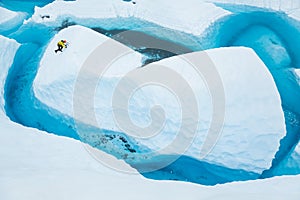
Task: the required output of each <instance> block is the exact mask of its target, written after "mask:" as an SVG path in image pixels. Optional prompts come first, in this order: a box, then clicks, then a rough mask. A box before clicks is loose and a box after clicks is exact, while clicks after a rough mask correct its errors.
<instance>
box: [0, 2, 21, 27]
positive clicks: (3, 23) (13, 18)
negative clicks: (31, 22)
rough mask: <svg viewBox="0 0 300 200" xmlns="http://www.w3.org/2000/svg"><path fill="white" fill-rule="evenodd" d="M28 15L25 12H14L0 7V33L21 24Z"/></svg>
mask: <svg viewBox="0 0 300 200" xmlns="http://www.w3.org/2000/svg"><path fill="white" fill-rule="evenodd" d="M25 17H26V14H25V13H22V12H14V11H11V10H8V9H6V8H3V7H0V33H1V32H4V31H8V30H10V29H12V28H14V27H16V26H17V25H21V24H22V23H23V21H24V19H25Z"/></svg>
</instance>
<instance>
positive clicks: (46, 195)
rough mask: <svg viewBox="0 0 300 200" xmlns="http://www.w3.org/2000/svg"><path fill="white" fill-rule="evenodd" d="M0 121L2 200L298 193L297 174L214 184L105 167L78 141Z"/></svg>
mask: <svg viewBox="0 0 300 200" xmlns="http://www.w3.org/2000/svg"><path fill="white" fill-rule="evenodd" d="M0 123H1V127H0V129H1V130H0V141H1V142H0V143H1V145H0V161H1V165H0V175H1V176H0V198H1V199H3V200H13V199H45V200H47V199H74V200H76V199H83V198H87V199H99V197H102V198H109V199H121V198H126V199H127V198H128V199H133V200H134V199H146V200H147V199H168V198H172V199H183V198H186V197H189V199H195V200H196V199H199V197H201V198H204V199H211V198H213V199H216V200H217V199H222V200H223V199H240V198H241V197H238V196H237V194H240V195H242V198H243V199H253V198H266V199H267V198H272V199H275V200H277V199H278V200H282V199H289V200H297V199H298V198H299V189H300V188H299V184H298V183H299V181H300V176H294V177H276V178H272V179H268V180H257V181H250V182H244V183H242V182H237V183H231V184H226V185H217V186H215V187H205V186H201V185H196V184H190V183H183V182H172V181H152V180H148V179H145V178H143V177H141V176H140V175H132V174H131V175H128V174H122V173H118V172H116V171H114V170H112V169H109V168H106V167H105V166H103V165H102V164H101V163H99V162H97V161H96V160H95V159H93V158H92V157H91V156H90V154H89V153H88V152H87V151H86V149H85V147H84V145H83V144H81V143H80V142H79V141H76V140H73V139H70V138H65V137H58V136H55V135H51V134H47V133H45V132H42V131H38V130H36V129H32V128H25V127H22V126H20V125H18V124H15V123H12V122H10V121H8V120H7V119H4V118H3V115H2V114H1V115H0ZM120 162H122V161H120ZM123 164H125V163H123ZM16 191H17V192H16Z"/></svg>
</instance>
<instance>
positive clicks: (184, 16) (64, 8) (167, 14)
mask: <svg viewBox="0 0 300 200" xmlns="http://www.w3.org/2000/svg"><path fill="white" fill-rule="evenodd" d="M191 5H193V6H191ZM191 13H199V14H197V15H191ZM228 14H230V12H228V11H225V10H223V9H221V8H218V7H216V6H215V5H213V4H211V3H205V2H201V1H198V0H188V1H177V2H176V3H174V1H172V0H155V1H139V0H137V1H135V4H133V3H132V2H125V1H120V0H112V1H105V0H101V1H99V0H77V1H73V2H66V1H54V2H53V3H50V4H48V5H47V6H45V7H43V8H38V7H36V8H35V13H34V15H33V16H32V18H31V19H30V20H29V21H28V22H30V21H34V22H38V23H44V24H46V25H52V26H55V25H56V26H59V25H60V24H61V23H62V22H63V20H66V19H68V20H71V21H73V22H75V23H79V24H82V25H86V26H95V25H96V24H98V25H99V26H100V27H103V28H108V29H128V28H132V27H139V24H140V25H141V24H144V22H143V21H147V22H150V23H154V24H157V25H160V26H163V27H166V28H170V29H175V30H178V31H182V32H186V33H192V34H194V35H199V34H201V33H202V32H203V31H204V30H205V29H206V28H207V27H208V26H209V25H210V24H211V23H213V22H214V21H216V20H218V19H220V18H221V17H223V16H226V15H228ZM44 15H49V16H50V18H44V19H43V18H41V16H44ZM74 16H76V17H74ZM112 19H116V20H117V22H116V23H111V20H112ZM136 19H138V20H136ZM97 20H98V23H97ZM105 20H106V21H105ZM99 21H100V22H101V23H99ZM174 21H176V23H174ZM122 22H123V23H122Z"/></svg>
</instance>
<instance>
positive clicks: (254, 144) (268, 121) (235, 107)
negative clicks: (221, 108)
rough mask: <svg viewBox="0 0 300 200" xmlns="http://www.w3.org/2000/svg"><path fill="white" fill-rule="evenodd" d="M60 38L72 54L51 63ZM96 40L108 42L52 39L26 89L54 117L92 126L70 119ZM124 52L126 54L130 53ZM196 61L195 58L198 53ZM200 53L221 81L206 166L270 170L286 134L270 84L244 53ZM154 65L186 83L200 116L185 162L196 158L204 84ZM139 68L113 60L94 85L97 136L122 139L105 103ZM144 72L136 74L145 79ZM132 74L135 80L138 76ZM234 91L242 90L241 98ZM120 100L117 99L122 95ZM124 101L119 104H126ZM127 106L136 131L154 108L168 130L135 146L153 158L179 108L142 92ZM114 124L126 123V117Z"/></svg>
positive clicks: (206, 115) (85, 36)
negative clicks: (217, 127)
mask: <svg viewBox="0 0 300 200" xmlns="http://www.w3.org/2000/svg"><path fill="white" fill-rule="evenodd" d="M74 33H76V34H74ZM59 38H66V39H67V40H68V41H70V43H71V47H70V48H68V49H66V50H65V52H63V54H59V55H56V54H55V53H54V49H55V48H56V46H55V44H56V41H57V40H58V39H59ZM79 38H80V41H79ZM103 39H107V38H106V37H105V36H103V35H100V34H98V33H96V32H93V31H91V30H89V29H87V28H83V27H81V26H73V27H70V28H67V29H64V30H63V31H61V32H60V33H59V34H58V35H56V36H55V37H54V39H53V40H52V42H51V43H50V45H49V46H48V49H47V50H46V52H45V54H44V56H43V59H42V61H41V64H40V68H39V70H38V74H37V76H36V79H35V80H34V84H33V87H34V92H35V95H36V97H37V98H38V99H39V100H40V101H41V102H43V103H45V104H46V105H47V106H49V107H51V108H53V109H56V110H59V111H60V112H62V113H63V114H65V115H68V116H71V117H74V118H76V119H79V120H83V122H85V123H87V124H92V125H94V126H98V124H94V123H93V121H92V120H90V117H89V115H90V113H89V112H88V111H86V110H85V111H84V112H81V113H83V114H84V116H83V117H82V116H81V117H80V118H78V116H74V115H73V111H74V110H73V109H74V108H73V100H74V96H73V92H74V85H75V82H76V80H77V79H78V75H79V73H78V72H79V70H80V68H81V67H82V64H83V62H84V60H85V59H86V58H87V56H88V53H90V52H91V51H92V50H94V49H95V47H96V46H97V45H99V44H101V42H102V41H103ZM95 41H99V42H95ZM82 45H84V46H82ZM128 51H129V52H133V50H130V49H128ZM198 53H199V55H200V54H201V52H198ZM207 53H208V56H209V57H210V59H212V61H213V62H214V64H215V66H216V68H217V71H218V72H219V74H220V77H221V79H222V81H223V86H224V89H225V91H224V92H225V96H226V98H225V102H226V105H225V113H226V115H225V121H224V127H223V131H222V132H221V137H220V140H219V142H218V143H217V145H216V146H215V148H214V150H213V151H212V152H211V154H210V155H209V156H207V157H206V158H205V161H208V162H210V163H213V164H217V165H221V166H225V167H228V168H232V169H241V170H245V171H249V172H254V173H261V172H262V171H263V170H265V169H267V168H269V167H270V166H271V161H272V159H273V156H274V154H275V153H276V151H277V150H278V147H279V141H280V139H281V138H282V137H283V136H284V135H285V132H286V131H285V123H284V116H283V112H282V109H281V101H280V97H279V94H278V91H277V88H276V85H275V83H274V81H273V78H272V76H271V74H270V73H269V71H268V70H267V68H266V66H265V65H264V64H263V62H262V61H261V60H260V59H259V58H258V56H257V55H256V54H255V53H254V51H253V50H251V49H248V48H242V47H241V48H224V49H215V50H209V51H207ZM195 54H197V53H195ZM237 55H238V56H237ZM128 59H130V63H129V62H127V61H128ZM124 64H125V65H124ZM157 64H162V65H167V66H168V67H169V68H170V69H172V70H175V71H177V72H178V73H179V74H180V75H181V76H182V77H184V78H185V79H186V80H189V81H188V83H189V84H190V85H191V87H192V89H193V92H194V93H195V94H196V96H197V99H198V100H197V102H198V104H199V113H201V115H200V118H199V120H200V123H199V122H197V119H194V120H196V122H195V123H196V124H199V125H200V126H199V128H198V130H197V137H196V139H195V141H194V143H193V145H192V146H191V147H190V148H189V149H188V151H187V153H186V155H189V156H192V157H194V158H199V146H201V145H202V144H203V143H204V139H205V136H206V132H207V130H208V128H209V124H210V122H211V116H212V105H211V98H210V93H209V91H208V90H207V87H206V86H205V82H203V79H201V78H200V79H199V75H197V74H196V73H195V72H194V71H193V70H192V69H190V66H189V65H188V64H187V63H186V62H184V61H183V60H182V59H181V58H180V57H172V58H169V59H165V60H162V61H159V62H157ZM140 65H141V55H140V54H138V53H132V54H131V53H130V54H128V55H126V56H124V57H122V58H121V59H119V60H117V62H115V63H114V64H113V66H112V67H111V68H110V69H114V70H117V73H116V72H112V71H113V70H110V72H109V73H106V74H105V75H104V76H103V77H102V79H101V81H99V85H98V87H97V89H96V91H95V96H93V97H91V98H95V102H97V103H95V108H91V109H95V111H96V118H97V120H98V122H101V125H100V128H105V129H108V130H114V131H116V130H117V131H122V129H120V127H118V124H117V123H116V122H115V120H114V115H113V109H112V97H113V95H114V89H115V87H116V84H117V83H118V81H119V80H120V78H121V77H122V75H124V74H126V73H127V72H129V71H131V70H135V69H136V68H137V67H139V66H140ZM151 66H152V65H151V64H150V65H149V66H145V67H143V68H142V69H145V70H146V72H147V70H148V69H151ZM136 70H137V72H138V71H139V70H140V69H136ZM89 76H90V78H89V79H90V80H91V79H93V78H95V77H94V76H95V75H93V73H91V74H90V75H89ZM96 78H97V77H96ZM167 78H168V77H166V79H167ZM130 81H135V80H130ZM89 83H90V82H89V80H87V82H86V83H85V84H87V85H88V86H87V88H90V87H92V86H90V84H89ZM129 85H130V84H129ZM241 88H243V89H242V90H241ZM121 93H122V94H123V93H124V92H122V91H121ZM125 95H126V94H124V96H122V97H121V98H120V99H123V98H126V96H125ZM88 99H90V98H87V99H86V100H84V101H83V103H85V102H89V100H88ZM130 101H131V102H130V104H129V113H130V117H131V119H132V120H133V121H134V123H135V124H136V125H138V126H141V127H144V126H147V123H149V120H150V119H149V117H148V116H149V110H150V108H151V106H153V105H155V104H158V105H162V106H163V108H164V109H165V111H166V115H167V119H168V122H167V123H166V126H165V128H164V129H163V130H162V132H161V133H162V134H160V135H158V136H156V137H154V138H152V139H151V140H140V141H139V142H140V143H141V144H144V145H145V146H147V147H148V148H151V149H153V150H154V149H157V148H161V147H163V146H165V145H167V144H168V142H169V141H170V138H173V137H174V134H175V133H176V132H177V131H178V130H179V127H180V123H181V122H180V120H181V119H180V117H179V116H180V106H178V104H177V103H176V100H174V99H172V98H171V97H170V95H168V93H166V91H164V90H160V89H159V90H155V89H153V88H152V89H151V88H150V89H148V90H147V89H146V90H144V91H143V90H141V91H140V93H139V94H138V95H135V96H133V98H132V99H130ZM81 107H83V106H81ZM75 109H76V108H75ZM189 110H193V108H189ZM121 117H123V119H125V118H124V117H125V116H121ZM191 122H193V120H191ZM128 126H129V125H128ZM189 131H190V130H189V129H187V133H185V134H186V135H188V134H189V133H188V132H189ZM127 134H129V133H127ZM129 135H130V134H129ZM188 139H189V138H188ZM266 146H267V148H266ZM237 147H238V148H237ZM169 153H170V154H176V153H178V152H177V148H176V147H173V148H172V150H171V152H169Z"/></svg>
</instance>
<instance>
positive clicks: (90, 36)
mask: <svg viewBox="0 0 300 200" xmlns="http://www.w3.org/2000/svg"><path fill="white" fill-rule="evenodd" d="M61 39H66V40H67V41H68V42H69V48H67V49H64V52H63V53H61V52H58V53H57V54H56V53H55V52H54V50H55V49H57V46H56V44H57V42H58V41H59V40H61ZM109 41H111V42H114V43H115V44H116V45H118V46H120V48H124V49H126V51H127V54H126V56H124V57H122V59H119V60H118V61H117V62H115V63H113V64H112V66H111V67H112V68H114V70H111V71H110V73H111V75H117V74H119V73H126V72H127V71H129V70H131V69H133V68H137V67H139V66H141V65H142V58H143V56H142V55H141V54H139V53H138V52H135V51H133V50H132V49H130V48H128V47H126V46H124V45H123V44H121V43H118V42H116V41H114V40H112V39H110V38H108V37H107V36H104V35H102V34H99V33H97V32H96V31H93V30H91V29H88V28H85V27H83V26H72V27H69V28H67V29H64V30H62V31H61V32H60V33H59V34H57V35H56V36H55V37H54V38H53V39H52V40H51V42H50V44H49V46H48V48H47V50H46V52H45V54H44V56H43V58H42V60H41V63H40V67H39V70H38V74H44V75H46V74H47V76H37V77H36V79H35V80H34V84H33V88H34V92H35V95H36V97H37V98H38V99H40V100H41V101H42V102H43V103H45V104H46V105H48V106H49V107H51V108H53V109H56V110H59V111H60V112H62V113H64V114H67V115H69V116H73V102H72V101H73V92H74V87H75V83H76V79H77V77H78V74H79V73H80V70H81V67H82V65H83V63H84V62H85V60H86V59H87V58H88V56H89V54H90V53H92V52H93V51H94V50H95V49H96V48H97V47H98V46H99V45H101V44H103V43H105V42H109Z"/></svg>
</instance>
